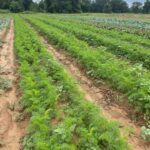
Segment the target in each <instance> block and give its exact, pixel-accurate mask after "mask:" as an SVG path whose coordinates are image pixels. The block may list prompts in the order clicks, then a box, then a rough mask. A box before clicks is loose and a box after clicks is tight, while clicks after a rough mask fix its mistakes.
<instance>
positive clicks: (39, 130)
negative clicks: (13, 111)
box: [15, 16, 129, 150]
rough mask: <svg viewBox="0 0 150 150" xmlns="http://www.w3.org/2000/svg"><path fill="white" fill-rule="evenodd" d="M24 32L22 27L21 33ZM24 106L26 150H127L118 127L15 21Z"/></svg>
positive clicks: (35, 36) (26, 29)
mask: <svg viewBox="0 0 150 150" xmlns="http://www.w3.org/2000/svg"><path fill="white" fill-rule="evenodd" d="M20 27H21V28H20ZM15 49H16V55H17V58H18V62H19V68H20V69H19V70H20V75H21V81H20V88H21V91H22V97H21V104H22V106H23V108H24V110H25V111H27V112H28V113H29V115H30V122H29V127H28V134H27V135H26V137H25V138H24V139H23V147H24V150H31V149H35V150H89V149H90V150H91V149H93V150H100V149H107V150H127V149H129V148H128V146H127V144H126V142H124V140H123V139H122V138H121V137H120V134H119V129H118V125H117V124H116V123H114V122H108V121H107V120H106V119H104V118H103V117H102V116H101V115H99V114H100V113H99V110H98V109H97V108H96V106H95V105H93V104H91V103H89V102H87V101H85V100H84V95H83V93H81V92H80V91H79V89H78V87H77V85H76V82H75V81H74V80H73V79H72V78H71V77H70V76H69V75H68V74H67V73H66V71H65V70H64V68H63V67H62V66H61V65H60V64H58V63H57V62H56V61H55V60H54V59H53V57H52V55H51V54H50V53H49V52H47V50H46V49H45V47H44V46H43V45H42V44H41V43H40V41H39V39H38V37H37V35H36V34H35V32H34V31H33V30H32V29H31V28H30V27H29V26H28V25H27V24H26V23H25V22H24V21H23V20H22V19H21V18H20V17H18V16H15Z"/></svg>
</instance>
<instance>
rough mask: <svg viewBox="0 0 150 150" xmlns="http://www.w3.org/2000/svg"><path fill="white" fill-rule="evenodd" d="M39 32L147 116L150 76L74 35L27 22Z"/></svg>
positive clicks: (51, 27) (30, 20)
mask: <svg viewBox="0 0 150 150" xmlns="http://www.w3.org/2000/svg"><path fill="white" fill-rule="evenodd" d="M26 19H27V20H28V21H29V22H30V23H31V24H32V25H33V26H34V27H35V28H36V29H37V30H38V31H40V32H41V33H43V34H44V35H46V36H47V37H48V39H49V40H50V41H51V42H53V44H55V45H57V46H58V47H59V48H62V49H64V50H66V51H67V52H68V53H70V54H71V55H72V56H73V57H74V58H75V59H76V60H77V62H78V63H79V64H81V65H82V66H83V67H84V68H85V69H86V71H87V73H88V74H89V75H90V76H92V77H93V78H96V79H99V80H101V79H103V80H105V81H106V82H107V83H109V84H110V85H111V86H112V87H114V88H115V89H117V90H119V91H121V92H122V93H124V94H126V95H127V96H128V101H129V102H130V104H132V105H133V106H134V108H135V110H136V111H138V112H143V113H144V114H145V117H147V120H148V117H149V116H150V91H149V89H150V80H149V78H150V74H149V72H147V71H146V70H144V69H142V68H141V67H140V66H134V67H133V66H130V65H129V64H128V63H126V62H124V61H121V60H119V59H116V57H114V56H113V55H112V54H109V53H107V52H106V51H105V49H104V50H103V49H102V48H101V50H100V51H95V49H93V48H91V47H89V46H88V44H87V43H86V42H83V41H81V40H78V39H77V38H76V37H75V36H74V35H73V34H68V33H65V32H63V31H62V30H59V29H58V28H56V27H53V26H50V25H48V24H45V23H44V22H41V21H39V20H37V19H33V18H32V19H31V18H26Z"/></svg>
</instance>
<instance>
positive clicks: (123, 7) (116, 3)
mask: <svg viewBox="0 0 150 150" xmlns="http://www.w3.org/2000/svg"><path fill="white" fill-rule="evenodd" d="M110 4H111V7H112V12H115V13H124V12H128V11H129V6H128V4H127V2H126V1H124V0H111V2H110Z"/></svg>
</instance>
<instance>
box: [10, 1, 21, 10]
mask: <svg viewBox="0 0 150 150" xmlns="http://www.w3.org/2000/svg"><path fill="white" fill-rule="evenodd" d="M9 9H10V11H12V12H15V13H17V12H21V11H23V4H22V1H21V0H12V1H11V2H10V6H9Z"/></svg>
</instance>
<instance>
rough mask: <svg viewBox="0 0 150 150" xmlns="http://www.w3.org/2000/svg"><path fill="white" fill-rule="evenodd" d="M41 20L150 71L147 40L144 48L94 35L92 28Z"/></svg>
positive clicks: (100, 34)
mask: <svg viewBox="0 0 150 150" xmlns="http://www.w3.org/2000/svg"><path fill="white" fill-rule="evenodd" d="M41 20H42V21H44V22H45V23H47V24H50V25H52V26H55V27H57V28H59V29H62V30H63V31H65V32H68V33H72V34H74V35H75V36H76V37H77V38H79V39H81V40H84V41H86V42H87V43H89V44H90V45H92V46H94V47H100V46H105V49H106V50H107V51H109V52H111V53H113V54H115V55H117V56H119V57H120V56H122V58H127V59H129V60H131V61H133V62H136V63H140V64H142V65H143V66H144V67H146V68H147V69H150V59H149V58H150V52H149V49H150V47H149V46H148V44H149V40H147V43H148V44H147V46H148V47H143V46H140V45H139V44H134V43H129V42H124V41H122V40H120V39H118V38H114V37H113V38H110V37H109V35H108V34H103V33H99V34H97V33H93V31H92V30H91V28H89V30H84V29H83V28H82V26H80V25H79V26H77V25H74V24H72V23H66V22H61V21H59V20H58V21H57V20H54V19H49V21H48V19H43V18H41ZM80 27H81V28H80ZM97 32H98V31H97Z"/></svg>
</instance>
